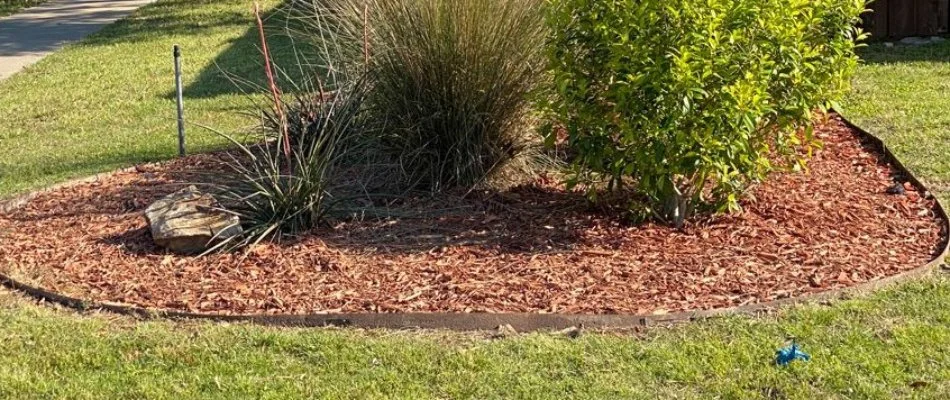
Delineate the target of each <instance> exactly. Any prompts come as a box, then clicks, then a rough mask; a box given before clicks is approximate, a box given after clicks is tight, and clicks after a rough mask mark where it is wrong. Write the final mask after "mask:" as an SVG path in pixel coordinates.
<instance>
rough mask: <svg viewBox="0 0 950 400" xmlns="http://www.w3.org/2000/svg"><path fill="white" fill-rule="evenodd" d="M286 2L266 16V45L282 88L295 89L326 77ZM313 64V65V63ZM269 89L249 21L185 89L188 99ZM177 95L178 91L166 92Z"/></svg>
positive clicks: (257, 40)
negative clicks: (319, 77) (243, 29)
mask: <svg viewBox="0 0 950 400" xmlns="http://www.w3.org/2000/svg"><path fill="white" fill-rule="evenodd" d="M287 7H289V6H288V5H287V3H285V4H284V5H281V6H279V7H277V8H275V9H274V10H272V11H271V12H269V13H268V14H267V15H265V16H263V17H262V19H263V20H264V29H265V35H266V37H267V47H268V52H269V53H270V56H271V59H272V61H273V63H274V65H275V66H276V68H277V71H276V75H277V78H276V81H277V84H278V86H279V87H281V89H282V90H283V91H286V92H292V91H296V90H295V88H294V87H293V86H294V84H303V83H304V81H305V80H306V79H308V78H311V77H312V76H323V75H324V74H325V72H324V70H323V69H322V68H319V67H317V66H316V65H315V64H318V57H317V56H316V52H315V51H313V50H312V46H310V45H308V44H307V43H306V40H300V33H291V32H301V31H303V30H304V28H303V27H301V26H300V24H299V23H297V22H295V21H294V20H293V19H291V18H290V17H289V11H288V10H287ZM312 64H314V65H312ZM267 90H268V83H267V76H266V73H265V66H264V56H263V52H262V51H261V39H260V34H259V32H258V28H257V27H256V26H254V25H253V24H250V26H249V27H248V29H247V30H246V31H245V32H244V34H243V35H241V36H240V37H239V38H236V39H234V40H232V41H231V45H230V46H229V47H228V48H227V49H226V50H225V51H223V52H221V54H219V55H218V56H217V57H216V58H215V59H214V61H213V62H212V63H211V64H210V65H209V66H207V67H205V68H204V69H203V70H201V71H200V72H198V75H197V77H196V78H195V79H194V81H192V82H191V83H190V84H188V85H187V86H186V87H185V88H184V91H183V95H184V96H185V97H187V98H192V99H200V98H212V97H217V96H222V95H241V94H259V93H265V92H266V91H267ZM166 96H167V97H168V98H174V96H175V92H174V91H171V92H169V93H168V94H167V95H166Z"/></svg>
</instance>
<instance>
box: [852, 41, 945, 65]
mask: <svg viewBox="0 0 950 400" xmlns="http://www.w3.org/2000/svg"><path fill="white" fill-rule="evenodd" d="M858 56H860V57H861V60H862V61H864V63H866V64H898V63H907V62H917V61H923V62H944V63H950V39H946V40H944V41H943V42H938V43H929V44H922V45H904V44H899V43H896V44H894V45H893V47H887V46H886V45H884V43H873V44H870V45H868V46H866V47H862V48H860V49H858Z"/></svg>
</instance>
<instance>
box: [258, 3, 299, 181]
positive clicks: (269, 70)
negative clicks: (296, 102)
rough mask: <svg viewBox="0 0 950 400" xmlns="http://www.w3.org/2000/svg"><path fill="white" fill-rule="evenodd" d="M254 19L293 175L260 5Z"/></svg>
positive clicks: (285, 123) (283, 118) (287, 137)
mask: <svg viewBox="0 0 950 400" xmlns="http://www.w3.org/2000/svg"><path fill="white" fill-rule="evenodd" d="M254 17H255V18H256V19H257V30H258V33H260V36H261V49H262V50H263V52H264V71H265V72H266V73H267V83H268V85H269V86H270V92H271V95H272V96H273V97H274V111H275V112H276V113H277V118H279V119H280V131H281V132H280V134H281V136H282V139H283V142H284V143H283V150H284V157H285V158H286V159H287V169H288V171H289V172H290V173H291V174H292V173H293V163H291V162H290V154H291V153H290V133H288V132H287V117H286V116H285V115H284V107H283V106H281V104H280V89H278V88H277V81H276V79H274V70H273V67H272V63H271V57H270V51H269V50H268V49H267V36H266V35H265V34H264V21H263V20H262V19H261V6H260V4H258V3H254Z"/></svg>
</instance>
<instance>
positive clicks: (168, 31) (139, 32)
mask: <svg viewBox="0 0 950 400" xmlns="http://www.w3.org/2000/svg"><path fill="white" fill-rule="evenodd" d="M248 4H251V3H248ZM182 10H187V11H184V12H183V11H182ZM251 23H252V19H251V15H250V13H249V12H248V13H240V12H235V11H227V12H225V11H221V10H215V9H213V8H208V7H195V1H194V0H168V1H163V2H159V3H154V4H151V5H148V6H145V7H143V8H141V9H139V11H137V12H136V14H135V15H133V16H131V17H129V18H125V19H122V20H119V21H117V22H115V23H113V24H111V25H108V26H106V27H105V28H103V29H102V30H101V31H99V32H98V33H95V34H93V35H91V36H89V37H88V38H86V39H85V40H83V42H82V43H81V45H83V46H103V45H116V44H123V43H135V42H141V41H146V40H152V39H155V37H156V36H166V37H172V36H181V35H190V36H196V35H201V34H203V33H210V32H211V31H214V30H217V29H221V28H236V27H243V26H249V25H250V24H251Z"/></svg>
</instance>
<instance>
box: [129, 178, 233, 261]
mask: <svg viewBox="0 0 950 400" xmlns="http://www.w3.org/2000/svg"><path fill="white" fill-rule="evenodd" d="M217 205H218V203H217V201H216V200H215V199H214V197H212V196H211V195H209V194H204V193H201V192H200V191H199V190H198V188H196V187H194V186H189V187H187V188H185V189H182V190H179V191H177V192H175V193H172V194H170V195H168V196H165V197H164V198H162V199H160V200H158V201H156V202H154V203H152V204H151V205H149V206H148V208H147V209H146V210H145V221H146V222H147V223H148V226H149V229H151V231H152V240H154V241H155V244H157V245H159V246H161V247H164V248H166V249H169V250H171V251H174V252H176V253H185V254H194V253H200V252H202V251H205V250H207V249H209V248H210V247H212V246H213V245H214V244H215V243H219V242H220V241H222V240H226V239H229V238H232V237H234V236H237V235H240V234H241V233H243V229H241V221H240V219H239V218H238V217H237V216H235V215H232V214H228V213H226V212H224V211H221V210H217V209H214V207H216V206H217Z"/></svg>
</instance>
